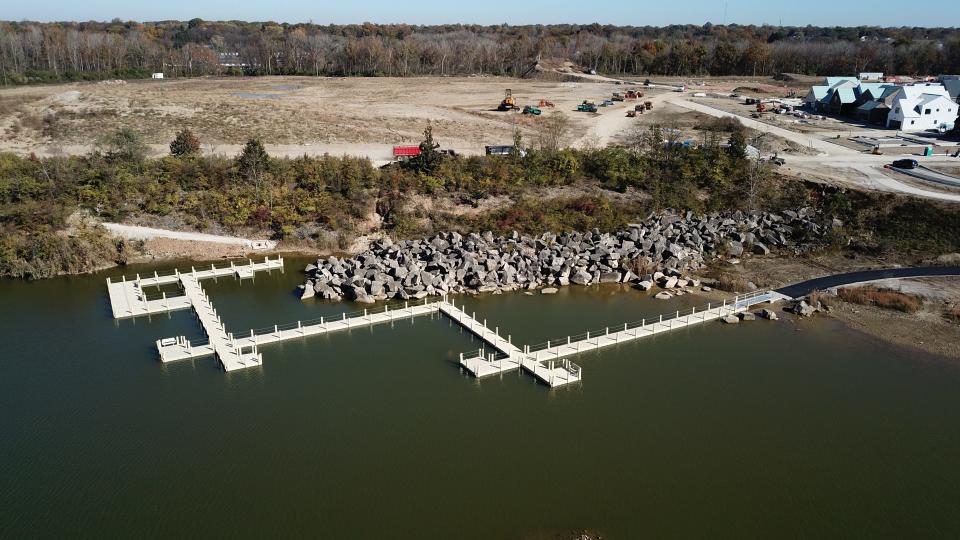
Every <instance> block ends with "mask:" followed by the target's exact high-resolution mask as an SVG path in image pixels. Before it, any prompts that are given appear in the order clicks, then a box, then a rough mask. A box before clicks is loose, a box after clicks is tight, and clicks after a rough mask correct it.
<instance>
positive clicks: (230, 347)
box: [161, 274, 263, 371]
mask: <svg viewBox="0 0 960 540" xmlns="http://www.w3.org/2000/svg"><path fill="white" fill-rule="evenodd" d="M180 283H182V284H183V290H184V293H186V297H187V298H189V299H190V304H191V305H192V306H193V310H194V311H195V312H196V313H197V318H198V319H200V325H201V326H203V331H204V333H206V334H207V337H208V338H209V340H210V341H209V343H208V346H209V347H210V348H211V349H212V350H213V352H214V353H215V354H216V355H217V359H219V360H220V364H221V365H223V369H224V371H234V370H237V369H243V368H246V367H253V366H259V365H260V364H262V363H263V356H262V355H261V354H260V353H259V352H257V346H256V344H252V345H250V346H244V345H243V344H240V343H237V342H236V340H234V338H233V335H232V334H228V333H227V329H226V327H224V326H223V321H222V320H220V316H219V315H217V310H215V309H214V308H213V303H211V302H210V297H209V296H207V293H205V292H204V291H203V288H202V287H200V283H199V282H198V281H197V280H196V278H194V277H193V276H191V275H189V274H181V275H180ZM161 358H163V355H162V354H161Z"/></svg>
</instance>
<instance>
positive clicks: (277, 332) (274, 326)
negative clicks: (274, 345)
mask: <svg viewBox="0 0 960 540" xmlns="http://www.w3.org/2000/svg"><path fill="white" fill-rule="evenodd" d="M273 333H274V334H276V335H277V339H280V331H279V330H278V329H277V325H273Z"/></svg>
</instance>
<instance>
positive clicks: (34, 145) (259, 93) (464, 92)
mask: <svg viewBox="0 0 960 540" xmlns="http://www.w3.org/2000/svg"><path fill="white" fill-rule="evenodd" d="M566 78H567V79H571V78H575V80H572V81H571V80H548V78H532V79H510V78H501V77H457V78H453V77H443V78H440V77H423V78H404V79H398V78H360V77H354V78H317V77H257V78H202V79H167V80H161V81H153V80H151V81H129V82H123V81H104V82H99V83H73V84H60V85H48V86H32V87H22V88H7V89H3V90H0V151H13V152H17V153H20V154H29V153H31V152H32V153H36V154H38V155H56V154H83V153H87V152H89V151H90V150H91V149H93V147H94V144H95V142H96V139H97V138H98V137H100V136H101V135H103V134H104V133H108V132H110V131H112V130H115V129H117V128H118V127H121V126H126V127H130V128H132V129H134V130H136V131H137V132H139V133H140V134H141V135H142V136H143V137H144V139H145V141H146V142H147V143H148V144H150V145H151V149H152V150H153V152H154V153H155V154H157V155H159V154H163V153H165V152H166V149H167V144H168V143H169V141H170V140H171V139H172V138H173V136H174V134H175V133H176V132H177V131H178V130H179V129H182V128H190V129H191V130H193V131H194V132H195V133H196V134H197V135H198V136H199V137H200V139H201V140H202V141H203V143H204V149H205V151H206V152H209V153H222V154H226V155H232V154H235V153H236V152H237V151H238V150H239V148H240V147H241V146H242V144H243V143H244V142H245V141H246V140H247V139H249V138H251V137H259V138H261V139H262V140H263V141H264V142H265V143H266V144H267V147H268V150H269V151H270V152H271V153H272V154H273V155H287V156H296V155H302V154H310V155H318V154H323V153H332V154H344V153H349V154H356V155H366V156H369V157H371V158H372V159H374V160H378V161H379V160H386V159H389V158H390V149H391V147H392V146H393V145H397V144H412V143H416V142H418V141H419V140H420V139H421V137H422V133H423V129H424V127H426V125H427V123H428V122H429V123H431V124H432V125H433V128H434V135H435V138H436V139H437V140H438V141H439V142H440V143H441V144H442V145H443V146H444V147H445V148H452V149H454V150H458V151H460V152H462V153H466V154H477V153H482V152H483V147H484V146H485V145H496V144H510V142H511V140H512V134H513V130H514V127H518V128H520V130H521V131H522V132H523V133H524V136H526V137H528V138H532V140H533V141H534V142H535V139H536V134H537V131H538V125H539V124H540V123H541V122H543V120H544V118H545V116H548V115H551V114H563V115H566V116H567V117H568V118H570V120H571V122H572V125H571V130H570V137H569V140H568V141H566V142H567V143H569V144H572V145H575V146H592V145H596V146H602V145H606V144H609V143H611V142H622V141H623V140H625V139H626V137H627V135H628V133H629V132H630V131H632V130H633V129H634V128H635V126H637V125H641V126H642V125H646V124H650V123H653V122H658V123H663V124H668V123H675V124H681V125H682V127H687V128H689V127H692V125H693V124H694V123H695V121H699V118H695V116H697V115H695V114H694V113H689V114H687V116H690V118H685V117H684V111H682V110H676V111H674V110H659V109H661V108H660V107H658V106H657V105H658V104H659V102H660V100H662V99H663V98H664V97H665V96H666V97H669V96H670V95H671V94H672V93H671V92H670V91H669V90H668V89H663V88H641V89H642V90H643V91H644V92H645V94H646V95H645V97H644V98H643V100H653V101H654V102H655V111H654V113H655V114H653V115H650V116H646V115H644V116H638V118H636V119H633V118H627V117H626V111H627V109H629V108H633V106H634V105H635V104H636V102H631V101H627V102H617V103H615V104H614V105H612V106H609V107H601V108H600V112H599V113H596V114H591V113H579V112H576V106H577V104H579V103H581V102H582V101H584V100H592V101H595V102H596V103H598V104H599V103H600V102H602V101H603V100H604V99H609V98H610V97H611V94H612V93H613V92H623V91H624V90H626V89H627V88H631V87H640V86H641V84H640V83H642V81H632V82H636V83H638V84H636V85H631V84H616V83H617V81H616V80H614V79H607V78H604V77H601V76H586V75H577V76H573V75H570V74H568V75H567V76H566ZM626 82H627V83H629V82H631V81H626ZM656 82H661V81H659V80H658V81H656ZM663 82H667V81H663ZM669 83H671V84H690V85H694V86H690V87H689V88H690V91H709V92H729V91H732V90H733V89H736V88H740V87H743V86H748V87H751V88H761V89H763V90H765V91H769V92H780V93H782V87H781V85H782V83H779V82H778V81H773V80H772V79H769V78H761V77H756V78H733V79H726V78H725V79H700V80H697V81H680V80H678V81H669ZM507 88H511V89H512V90H513V92H514V95H515V96H516V97H517V102H518V104H519V105H520V106H523V105H537V104H538V103H539V101H540V99H546V100H549V101H551V102H553V103H554V104H555V105H556V107H555V108H544V109H543V113H544V116H540V117H535V116H528V115H522V114H519V113H516V112H512V113H509V112H497V111H496V110H495V109H496V106H497V105H498V104H499V102H500V100H501V99H503V94H504V91H505V90H506V89H507ZM673 113H675V114H673ZM691 120H694V121H691ZM684 124H685V125H684ZM688 134H689V135H692V133H688ZM685 135H686V134H685ZM528 141H529V139H528Z"/></svg>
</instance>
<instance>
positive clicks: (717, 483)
mask: <svg viewBox="0 0 960 540" xmlns="http://www.w3.org/2000/svg"><path fill="white" fill-rule="evenodd" d="M302 265H303V261H299V260H293V259H291V260H289V261H288V266H287V271H286V273H283V274H281V273H278V272H274V273H273V274H272V275H266V274H260V275H258V276H257V278H256V280H255V281H254V282H251V281H244V282H242V283H241V282H238V281H236V280H233V279H220V280H219V281H218V282H216V283H213V282H204V285H205V287H206V288H207V290H208V292H209V294H210V296H211V298H212V299H213V301H214V303H215V305H216V306H217V309H218V311H219V312H220V313H221V315H222V317H223V319H224V322H225V323H226V325H227V327H228V329H230V330H233V331H237V332H238V333H239V332H242V331H244V330H247V329H249V328H251V327H254V328H256V327H266V326H271V325H273V324H274V323H283V322H295V321H296V320H297V319H309V318H316V317H319V316H321V315H334V314H339V313H341V312H342V311H344V310H347V311H352V310H353V309H355V308H354V307H353V306H349V305H344V304H331V303H325V302H323V301H313V300H311V301H306V302H301V301H300V300H298V299H297V298H296V297H295V296H294V295H293V294H292V292H291V291H292V289H293V287H294V286H295V285H296V284H297V283H299V282H300V281H301V279H302V277H301V275H300V274H299V272H298V271H297V270H298V269H299V268H301V267H302ZM168 267H171V266H170V265H164V267H163V268H168ZM147 268H148V267H142V269H143V270H146V269H147ZM131 271H134V270H131V269H127V270H126V272H127V273H130V272H131ZM121 273H122V272H121V271H120V270H115V271H109V272H103V273H100V274H97V275H94V276H82V277H71V278H62V279H55V280H48V281H41V282H36V283H24V282H13V281H5V282H0V301H2V303H3V309H2V310H0V323H2V324H0V335H2V336H3V338H4V343H5V345H6V346H5V347H4V349H3V353H2V354H0V407H2V408H0V410H2V414H0V471H2V474H0V488H2V489H0V537H3V538H30V537H47V538H59V537H65V536H71V537H73V536H82V537H96V538H103V537H173V536H190V537H197V536H202V537H210V536H213V537H224V536H230V537H275V536H309V537H324V538H400V537H416V538H484V539H487V538H553V537H554V536H553V535H555V534H558V533H564V532H566V531H571V530H575V529H577V528H591V529H595V530H599V531H601V532H603V533H604V535H605V537H607V538H870V539H873V538H911V539H912V538H958V537H960V367H958V366H957V365H956V364H951V363H949V362H945V361H943V360H941V359H938V358H935V357H930V356H925V355H921V354H919V353H915V352H909V351H904V350H901V349H894V348H891V347H889V346H886V345H882V344H879V343H876V342H874V341H872V340H870V339H869V338H867V337H864V336H862V335H860V334H855V333H851V332H850V331H847V330H846V329H844V328H843V327H841V326H839V325H838V324H836V323H835V322H832V321H830V320H828V319H820V320H814V321H803V322H794V321H789V320H784V321H780V322H779V323H771V322H767V321H757V322H753V323H749V324H741V325H738V326H735V327H731V326H726V325H721V324H708V325H705V326H703V327H700V328H693V329H686V330H680V331H676V332H674V333H672V334H668V335H661V336H657V337H656V338H653V339H648V340H644V341H642V342H639V343H633V344H625V345H621V346H619V347H616V348H612V349H607V350H604V351H602V352H599V353H591V354H585V355H583V356H581V357H579V359H578V360H577V361H578V363H580V364H581V365H582V366H583V367H584V380H583V382H582V383H581V384H580V385H578V386H575V387H571V388H561V389H557V390H549V389H547V388H546V387H544V386H542V385H540V384H537V383H536V382H534V381H533V379H532V378H530V377H529V376H526V375H519V374H517V373H512V374H507V375H504V376H503V377H502V378H494V379H486V380H483V381H481V382H478V381H476V380H473V379H471V378H469V377H467V376H465V375H463V374H462V373H461V372H460V370H459V369H458V367H457V366H456V363H455V359H456V358H457V355H458V353H460V352H462V351H466V350H469V349H472V348H476V347H479V343H477V342H476V341H473V340H472V339H471V338H470V336H469V335H468V334H465V333H464V332H462V331H461V330H459V329H458V328H457V327H455V326H453V325H452V324H451V323H450V322H449V321H447V320H445V319H443V318H439V317H435V318H433V319H430V318H421V319H418V320H416V321H413V322H397V323H395V324H394V325H393V326H381V327H374V328H371V329H359V330H357V329H355V330H353V331H351V332H350V333H340V334H334V335H330V336H321V337H314V338H309V339H306V340H303V341H294V342H288V343H285V344H280V345H274V346H265V347H263V349H262V352H263V355H264V366H263V367H262V368H261V369H256V370H250V371H246V372H243V371H241V372H235V373H231V374H225V373H223V372H221V371H220V370H219V369H218V368H217V366H216V363H215V361H214V360H213V359H210V358H207V359H200V360H196V361H186V362H181V363H174V364H169V365H161V364H160V363H159V362H158V361H157V359H156V353H155V351H154V349H153V343H154V341H155V340H156V339H158V338H163V337H170V336H175V335H185V336H187V337H195V338H198V337H200V336H201V335H202V332H201V330H200V327H199V325H198V324H197V323H196V321H195V319H194V317H193V316H192V314H190V313H189V312H186V311H184V312H177V313H173V314H170V315H169V316H167V315H164V316H155V317H152V318H151V319H146V318H142V319H137V320H126V321H119V322H115V321H113V320H112V318H111V317H110V310H109V302H108V299H107V295H106V288H105V285H104V279H105V278H106V277H107V276H108V275H109V276H119V275H120V274H121ZM465 301H466V302H467V305H468V308H467V309H468V310H475V311H476V312H477V316H478V317H479V318H486V319H487V320H488V323H489V324H490V325H491V326H494V325H499V326H500V328H501V329H504V333H510V334H512V337H513V341H514V343H521V344H522V343H537V342H541V341H544V340H546V339H550V338H555V337H560V336H564V335H566V334H568V333H579V332H582V331H584V330H588V329H597V328H602V327H603V326H604V325H606V324H611V325H612V324H616V323H618V322H620V323H622V322H624V321H627V320H638V319H640V318H644V317H648V318H653V317H654V316H656V314H658V313H661V312H665V311H669V310H670V309H680V308H682V307H685V306H689V305H690V304H689V302H691V301H692V300H691V299H689V297H682V298H678V299H676V300H675V301H671V302H672V303H670V302H662V301H656V300H651V299H649V298H647V297H646V296H644V295H642V294H640V293H637V292H633V291H626V292H623V291H619V290H618V289H616V288H600V289H597V288H594V289H593V290H592V291H586V290H583V289H578V288H570V289H566V290H563V291H561V293H560V294H557V295H555V296H541V295H537V296H524V295H522V294H510V295H502V296H487V297H484V298H481V299H470V298H468V299H465Z"/></svg>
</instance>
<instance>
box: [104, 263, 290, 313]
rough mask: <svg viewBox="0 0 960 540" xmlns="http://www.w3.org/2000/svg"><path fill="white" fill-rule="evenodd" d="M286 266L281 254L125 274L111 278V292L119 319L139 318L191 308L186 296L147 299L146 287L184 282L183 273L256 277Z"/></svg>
mask: <svg viewBox="0 0 960 540" xmlns="http://www.w3.org/2000/svg"><path fill="white" fill-rule="evenodd" d="M275 268H279V269H282V268H283V257H277V258H276V259H273V260H271V259H270V258H264V259H263V262H259V263H255V262H253V261H248V263H247V264H239V265H238V264H235V263H233V262H231V263H230V265H229V266H223V267H220V268H217V267H216V266H215V265H213V264H211V265H210V268H201V269H199V270H197V269H196V267H193V268H191V269H190V272H180V271H179V270H174V271H173V273H169V274H163V275H161V274H158V273H156V272H154V273H153V275H148V276H141V275H140V274H137V275H136V277H135V278H132V279H127V277H126V276H124V277H122V278H121V280H120V281H111V279H110V278H107V292H108V294H109V295H110V307H111V309H112V310H113V317H114V318H115V319H123V318H127V317H139V316H141V315H151V314H154V313H165V312H167V311H173V310H177V309H187V308H189V307H190V304H189V301H188V300H187V299H186V297H184V296H172V297H168V296H167V295H166V293H162V297H161V298H159V299H155V300H147V295H146V292H145V291H144V289H145V288H146V287H157V286H160V285H168V284H170V283H178V282H180V276H181V275H189V276H191V277H193V278H194V279H196V280H203V279H209V278H216V277H225V276H232V275H235V276H237V277H239V278H247V277H253V276H254V274H255V273H256V272H261V271H264V270H272V269H275Z"/></svg>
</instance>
